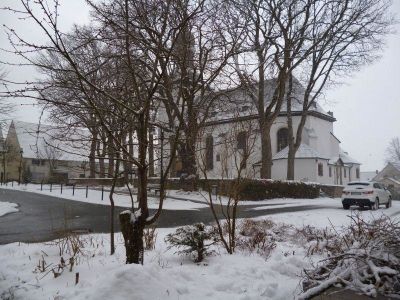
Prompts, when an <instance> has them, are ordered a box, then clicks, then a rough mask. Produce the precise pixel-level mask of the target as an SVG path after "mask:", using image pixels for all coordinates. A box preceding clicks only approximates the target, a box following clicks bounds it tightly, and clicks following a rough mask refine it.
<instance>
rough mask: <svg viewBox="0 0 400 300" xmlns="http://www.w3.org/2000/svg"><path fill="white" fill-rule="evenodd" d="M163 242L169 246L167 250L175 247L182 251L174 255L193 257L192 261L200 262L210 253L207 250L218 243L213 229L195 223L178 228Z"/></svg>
mask: <svg viewBox="0 0 400 300" xmlns="http://www.w3.org/2000/svg"><path fill="white" fill-rule="evenodd" d="M165 241H166V242H167V243H168V244H169V246H168V249H171V248H172V247H177V248H178V249H182V250H178V251H177V252H175V253H178V254H182V255H194V261H195V262H201V261H203V259H204V257H205V256H207V255H210V254H211V253H212V251H209V250H208V249H209V247H210V246H211V245H213V244H215V243H216V242H217V241H218V236H217V233H216V232H215V230H214V229H213V228H211V227H209V228H207V227H206V226H205V225H204V224H203V223H197V224H194V225H190V226H184V227H180V228H178V229H177V230H176V231H175V232H174V233H171V234H168V235H167V236H166V238H165ZM207 242H208V243H207Z"/></svg>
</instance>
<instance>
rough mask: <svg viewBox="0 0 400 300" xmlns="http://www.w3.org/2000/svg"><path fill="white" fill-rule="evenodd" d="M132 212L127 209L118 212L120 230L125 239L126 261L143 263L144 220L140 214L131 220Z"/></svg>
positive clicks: (128, 262)
mask: <svg viewBox="0 0 400 300" xmlns="http://www.w3.org/2000/svg"><path fill="white" fill-rule="evenodd" d="M131 215H132V212H131V211H129V210H127V211H124V212H122V213H120V214H119V221H120V224H121V232H122V235H123V237H124V241H125V250H126V263H127V264H143V253H144V245H143V231H144V227H145V222H144V219H143V217H142V216H140V217H138V218H136V219H135V220H134V221H133V223H132V222H131V219H132V218H131Z"/></svg>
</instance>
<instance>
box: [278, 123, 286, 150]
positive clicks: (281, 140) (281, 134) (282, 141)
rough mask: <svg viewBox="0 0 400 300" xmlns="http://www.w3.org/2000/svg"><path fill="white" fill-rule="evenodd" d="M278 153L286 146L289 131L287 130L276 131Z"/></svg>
mask: <svg viewBox="0 0 400 300" xmlns="http://www.w3.org/2000/svg"><path fill="white" fill-rule="evenodd" d="M277 135H278V152H279V151H281V150H282V149H283V148H286V147H287V145H288V137H289V130H288V129H287V128H281V129H279V130H278V134H277Z"/></svg>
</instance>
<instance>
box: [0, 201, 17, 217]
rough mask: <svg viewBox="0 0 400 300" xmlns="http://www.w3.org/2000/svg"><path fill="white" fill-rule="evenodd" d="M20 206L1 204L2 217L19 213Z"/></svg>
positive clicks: (8, 203)
mask: <svg viewBox="0 0 400 300" xmlns="http://www.w3.org/2000/svg"><path fill="white" fill-rule="evenodd" d="M17 207H18V204H15V203H11V202H0V217H1V216H4V215H6V214H9V213H13V212H17V211H18V208H17Z"/></svg>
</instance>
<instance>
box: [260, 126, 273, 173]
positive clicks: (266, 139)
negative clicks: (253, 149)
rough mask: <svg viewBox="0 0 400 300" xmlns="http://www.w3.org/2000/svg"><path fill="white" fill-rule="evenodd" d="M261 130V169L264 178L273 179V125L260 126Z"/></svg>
mask: <svg viewBox="0 0 400 300" xmlns="http://www.w3.org/2000/svg"><path fill="white" fill-rule="evenodd" d="M260 131H261V143H262V145H261V171H260V176H261V178H263V179H271V176H272V147H271V135H270V132H271V126H270V125H264V126H260Z"/></svg>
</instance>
